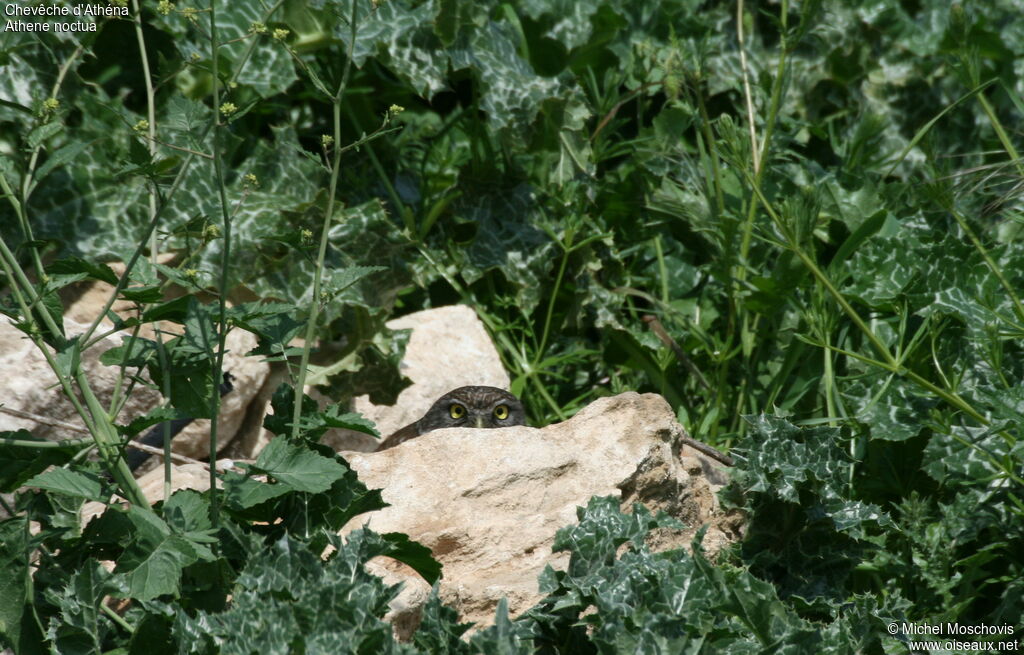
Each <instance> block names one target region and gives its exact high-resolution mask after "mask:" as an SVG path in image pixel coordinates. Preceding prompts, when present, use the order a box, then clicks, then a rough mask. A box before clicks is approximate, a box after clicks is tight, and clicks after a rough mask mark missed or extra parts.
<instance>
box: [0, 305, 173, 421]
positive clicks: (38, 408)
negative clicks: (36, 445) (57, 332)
mask: <svg viewBox="0 0 1024 655" xmlns="http://www.w3.org/2000/svg"><path fill="white" fill-rule="evenodd" d="M87 328H88V325H86V324H83V323H77V322H75V321H72V320H69V319H65V320H64V333H65V334H66V335H68V336H69V337H70V336H74V335H76V334H82V333H84V332H85V330H86V329H87ZM120 345H121V337H120V336H118V335H111V336H108V337H105V338H104V339H103V340H102V341H101V342H100V343H98V344H97V345H96V346H94V347H93V348H90V349H89V350H87V351H85V353H84V354H83V355H82V361H81V366H82V369H83V370H84V371H85V376H86V377H87V378H88V379H89V382H90V386H91V387H92V389H93V391H94V392H95V393H96V396H97V397H98V398H99V400H100V402H101V403H102V404H103V405H104V406H109V403H110V397H111V393H112V392H113V389H114V385H115V381H116V379H117V375H118V372H119V371H118V369H117V368H114V367H110V366H104V365H103V364H101V363H100V362H99V356H100V355H101V354H102V353H103V352H104V351H106V350H108V349H110V348H112V347H114V346H120ZM0 371H4V375H3V376H2V377H0V398H2V399H3V403H4V407H7V408H11V409H14V410H19V411H22V412H28V413H30V414H36V415H39V416H43V417H45V418H47V419H51V420H53V421H61V422H64V423H70V424H72V425H77V426H81V425H83V424H82V421H81V419H80V418H79V416H78V413H77V412H76V411H75V408H74V407H73V406H72V404H71V402H70V401H68V399H67V398H66V397H65V396H64V394H63V393H62V392H61V389H60V388H59V387H58V386H57V376H55V375H54V374H53V371H52V370H51V369H50V367H49V365H48V364H47V363H46V359H45V358H44V357H43V355H42V353H40V352H39V350H38V349H37V348H36V346H35V344H33V343H32V342H31V341H30V340H29V339H28V337H26V336H25V334H24V333H23V332H22V331H21V330H18V329H17V328H15V327H14V326H13V325H11V323H10V321H9V320H8V319H6V318H5V319H3V320H0ZM159 404H160V394H159V393H157V392H156V391H154V390H153V389H150V388H148V387H145V386H143V385H135V389H134V390H133V391H132V396H131V398H130V399H129V400H128V403H127V404H126V406H125V409H124V411H123V413H122V414H121V418H122V419H123V420H124V421H125V422H127V421H130V420H131V419H133V418H135V417H137V416H142V415H144V414H146V412H148V411H149V409H150V408H151V407H155V406H157V405H159ZM19 429H25V430H29V431H30V432H32V433H33V434H35V435H36V436H39V437H44V438H47V439H69V438H78V437H81V436H82V435H81V434H77V433H70V432H69V431H68V430H66V429H64V428H60V427H57V426H54V425H52V424H46V423H39V422H37V421H34V420H31V419H26V418H21V417H17V416H11V415H10V414H4V413H0V430H19Z"/></svg>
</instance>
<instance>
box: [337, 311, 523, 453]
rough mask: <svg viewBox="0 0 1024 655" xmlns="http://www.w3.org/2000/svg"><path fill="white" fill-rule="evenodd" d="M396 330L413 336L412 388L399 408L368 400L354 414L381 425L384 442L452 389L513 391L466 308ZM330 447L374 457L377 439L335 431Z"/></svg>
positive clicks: (408, 356)
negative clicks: (481, 387) (474, 387)
mask: <svg viewBox="0 0 1024 655" xmlns="http://www.w3.org/2000/svg"><path fill="white" fill-rule="evenodd" d="M387 326H388V327H389V328H390V329H392V330H412V333H411V334H410V335H409V342H408V344H406V348H405V357H403V359H402V364H401V371H402V374H403V375H405V376H406V377H408V378H409V379H410V380H412V384H411V385H410V386H408V387H406V388H405V389H403V390H402V392H401V393H400V394H399V396H398V401H397V402H396V403H395V404H394V405H374V404H373V403H371V402H370V399H369V397H368V396H360V397H358V398H356V399H355V402H354V403H353V408H354V409H355V411H357V412H360V413H361V414H362V415H363V416H365V417H366V418H368V419H370V420H372V421H373V422H374V423H376V424H377V429H378V430H379V431H380V433H381V437H386V436H388V435H389V434H391V433H392V432H394V431H395V430H398V429H400V428H402V427H405V426H406V425H408V424H409V423H412V422H413V421H416V420H418V419H419V418H420V417H421V416H423V415H424V414H425V413H426V411H427V410H428V409H430V406H431V405H432V404H434V401H435V400H437V399H438V398H440V397H441V396H443V395H444V394H446V393H448V392H449V391H451V390H452V389H457V388H458V387H464V386H468V385H485V386H491V387H498V388H501V389H505V390H507V389H508V385H509V378H508V373H506V372H505V369H504V368H503V367H502V364H501V357H499V356H498V351H497V350H496V349H495V348H494V344H493V343H491V339H490V337H489V336H488V334H487V330H486V329H484V325H483V323H481V322H480V319H479V318H477V315H476V312H475V311H473V309H472V308H470V307H467V306H465V305H452V306H449V307H437V308H435V309H425V310H423V311H420V312H416V313H414V314H409V315H407V316H403V317H401V318H396V319H395V320H393V321H389V322H388V323H387ZM324 443H326V444H328V445H330V446H332V447H333V448H335V449H336V450H360V451H372V450H373V449H375V448H376V447H377V444H378V443H379V441H378V440H377V439H374V438H373V437H370V436H367V435H364V434H360V433H357V432H350V431H347V430H332V431H330V432H328V433H327V434H326V435H324Z"/></svg>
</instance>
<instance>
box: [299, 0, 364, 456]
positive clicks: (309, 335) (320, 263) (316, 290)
mask: <svg viewBox="0 0 1024 655" xmlns="http://www.w3.org/2000/svg"><path fill="white" fill-rule="evenodd" d="M356 8H357V3H355V2H353V3H352V16H351V18H350V20H349V24H350V25H351V33H350V35H349V36H350V38H349V46H348V53H347V57H346V58H345V69H344V71H343V72H342V75H341V82H340V83H339V84H338V89H337V91H335V93H334V96H333V97H332V98H331V108H332V114H333V118H334V136H333V138H334V156H333V158H332V161H331V182H330V190H329V193H328V195H327V208H326V210H325V211H324V223H323V227H322V228H321V230H320V248H319V251H318V252H317V260H316V261H317V264H316V267H315V269H314V272H313V297H312V298H311V299H310V302H309V319H308V321H307V323H306V335H305V340H306V342H305V345H304V346H303V348H302V358H301V360H300V362H299V371H298V375H297V376H296V378H297V379H296V381H295V406H294V407H293V408H292V430H291V437H292V439H298V437H299V421H300V420H301V418H302V399H303V387H305V385H306V369H307V368H308V367H309V352H310V350H311V349H312V347H313V339H314V338H315V336H316V324H317V318H318V317H319V313H320V285H321V283H322V278H323V268H324V259H325V258H326V257H327V242H328V239H329V236H330V227H331V221H332V220H333V218H334V202H335V195H336V194H337V190H338V174H339V172H340V171H341V153H342V148H341V100H342V98H343V97H344V95H345V90H346V88H347V87H348V79H349V75H350V74H351V72H352V57H353V54H354V51H355V45H356V36H357V32H358V24H357V21H356V19H357V13H356Z"/></svg>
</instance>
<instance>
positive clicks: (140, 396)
mask: <svg viewBox="0 0 1024 655" xmlns="http://www.w3.org/2000/svg"><path fill="white" fill-rule="evenodd" d="M87 328H88V325H86V324H83V323H77V322H75V321H72V320H69V319H65V321H64V330H65V334H67V335H68V336H74V335H76V334H82V333H84V332H85V330H86V329H87ZM123 336H124V334H113V335H110V336H108V337H105V338H104V339H103V340H102V341H101V342H100V343H98V344H97V345H96V346H94V347H93V348H90V349H89V350H87V351H86V352H85V353H84V354H83V356H82V362H81V366H82V369H83V370H84V371H85V377H86V378H87V379H88V380H89V384H90V387H91V388H92V390H93V392H94V393H95V394H96V396H97V398H99V400H100V403H102V404H103V405H104V406H109V403H110V398H111V396H112V394H113V391H114V389H115V387H116V381H117V377H118V374H119V372H120V371H119V369H118V368H117V367H111V366H105V365H103V364H101V363H100V361H99V356H100V355H101V354H102V353H103V352H105V351H106V350H108V349H110V348H112V347H114V346H119V345H121V343H122V337H123ZM255 346H256V338H255V337H254V336H253V335H251V334H249V333H248V332H244V331H242V330H233V331H231V332H230V333H228V337H227V349H228V352H227V353H226V354H225V356H224V369H225V370H226V371H229V372H230V373H231V374H232V376H234V382H233V384H234V390H233V391H232V392H231V393H229V394H227V395H225V396H224V397H223V398H222V399H221V412H220V418H219V423H218V431H219V432H218V442H219V446H220V448H223V447H225V446H227V445H228V444H229V443H230V442H231V439H232V438H233V437H234V436H235V435H236V434H237V433H238V431H239V428H240V426H241V425H242V424H243V421H244V420H245V417H246V416H247V415H249V410H250V405H251V403H252V401H253V398H254V397H256V396H257V394H258V393H259V391H260V388H261V387H262V386H263V382H264V380H265V379H266V378H267V375H268V373H269V370H270V367H269V365H268V364H267V363H266V362H263V361H260V358H258V357H245V356H244V355H245V353H246V352H248V351H249V350H251V349H252V348H254V347H255ZM0 370H2V371H5V372H8V374H7V375H4V376H3V377H2V378H0V398H2V399H3V403H4V406H5V408H10V409H13V410H17V411H20V412H26V413H29V414H33V415H36V416H40V417H44V418H45V419H48V420H49V421H50V422H49V423H44V422H40V421H39V420H33V419H29V418H24V417H19V416H12V415H10V414H7V413H3V412H0V431H2V430H18V429H22V428H24V429H26V430H29V431H30V432H32V433H33V434H35V435H36V436H40V437H44V438H48V439H67V438H72V437H81V436H82V435H81V434H79V433H73V432H71V431H69V430H68V429H66V428H64V427H60V426H59V425H55V424H54V423H56V422H63V423H68V424H71V425H76V426H81V425H82V421H81V418H80V417H79V416H78V414H77V412H76V411H75V409H74V407H73V406H72V404H71V402H70V401H68V399H67V398H66V397H65V396H64V394H63V393H62V392H61V389H60V388H59V387H58V386H57V378H56V376H55V375H54V374H53V371H52V370H51V369H50V367H49V366H48V365H47V363H46V360H45V358H44V357H43V355H42V353H40V352H39V350H38V349H37V348H36V347H35V345H34V344H33V343H32V342H31V341H29V340H28V339H27V338H26V337H25V335H24V334H23V333H22V332H21V331H20V330H17V329H16V328H14V327H13V326H12V325H11V323H10V321H8V320H6V319H5V320H2V321H0ZM125 388H126V387H125ZM160 402H161V395H160V394H159V393H158V392H157V391H155V390H154V389H152V388H150V387H148V386H146V385H143V384H136V385H134V388H133V389H132V393H131V396H130V397H129V398H128V401H127V402H126V403H125V406H124V408H123V409H122V410H121V413H120V414H119V415H118V418H117V420H118V422H120V423H128V422H129V421H131V420H132V419H134V418H136V417H139V416H143V415H145V414H146V413H148V412H149V411H150V410H151V409H152V408H154V407H156V406H158V405H159V404H160ZM252 409H253V411H254V412H257V413H259V415H260V416H261V417H262V415H263V414H264V413H265V409H264V408H263V407H262V406H260V407H256V408H252ZM257 427H258V426H257ZM209 433H210V421H209V420H198V421H195V422H193V423H192V424H191V425H189V426H188V427H186V428H185V429H184V430H183V431H182V432H181V433H180V434H179V435H178V436H176V437H175V439H174V442H173V444H174V445H173V448H174V450H175V451H176V452H178V453H180V454H183V455H186V456H189V457H195V458H199V457H205V456H207V455H208V454H209V453H208V451H209V446H208V444H209ZM155 460H156V458H151V460H150V462H155ZM147 464H148V463H147Z"/></svg>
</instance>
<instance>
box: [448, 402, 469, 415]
mask: <svg viewBox="0 0 1024 655" xmlns="http://www.w3.org/2000/svg"><path fill="white" fill-rule="evenodd" d="M448 415H449V416H451V417H452V418H462V417H463V416H465V415H466V408H465V407H463V406H462V405H460V404H458V403H455V404H454V405H452V406H451V407H449V408H448Z"/></svg>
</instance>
